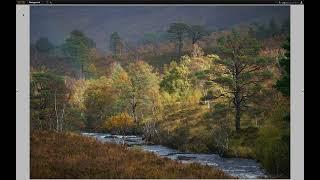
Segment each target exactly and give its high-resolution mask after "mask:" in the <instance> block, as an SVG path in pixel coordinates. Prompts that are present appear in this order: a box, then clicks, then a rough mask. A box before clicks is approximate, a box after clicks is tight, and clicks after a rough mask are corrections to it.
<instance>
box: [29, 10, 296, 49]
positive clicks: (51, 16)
mask: <svg viewBox="0 0 320 180" xmlns="http://www.w3.org/2000/svg"><path fill="white" fill-rule="evenodd" d="M289 11H290V9H289V6H282V7H274V6H264V7H263V6H137V5H136V6H99V7H96V6H51V7H50V6H33V7H31V18H30V21H31V22H30V26H31V27H30V28H31V42H35V41H36V40H37V39H38V38H39V37H42V36H44V37H48V38H49V39H50V41H52V42H53V43H54V44H57V45H58V44H60V43H62V42H63V40H64V38H66V37H67V36H68V34H69V33H70V32H71V31H72V30H74V29H79V30H81V31H83V32H85V33H86V34H87V35H88V36H89V37H90V38H92V39H93V40H94V41H95V42H96V44H97V48H98V49H100V50H102V51H106V50H108V43H109V36H110V34H111V33H112V32H114V31H117V32H118V33H119V34H120V36H121V37H122V38H123V39H125V40H126V41H128V42H131V43H135V42H137V41H138V40H139V39H141V38H142V37H143V34H144V33H147V32H156V31H166V29H167V28H168V26H169V24H170V23H172V22H177V21H179V22H184V23H188V24H199V25H205V26H206V27H207V28H208V29H216V28H221V27H229V26H233V25H235V24H239V23H246V22H253V21H266V20H269V19H270V18H272V17H275V18H276V19H277V18H281V19H282V18H287V17H289V16H290V13H289Z"/></svg>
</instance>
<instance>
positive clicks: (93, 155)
mask: <svg viewBox="0 0 320 180" xmlns="http://www.w3.org/2000/svg"><path fill="white" fill-rule="evenodd" d="M30 160H31V172H30V173H31V178H232V177H230V176H228V175H226V174H224V173H223V172H222V171H220V170H217V169H214V168H211V167H209V166H202V165H199V164H182V163H179V162H176V161H172V160H170V159H167V158H161V157H158V156H156V155H154V154H152V153H146V152H141V151H139V150H129V149H127V148H124V147H121V146H119V145H114V144H102V143H100V142H97V141H96V140H94V139H92V138H88V137H82V136H79V135H77V134H70V133H69V134H58V133H53V132H32V134H31V155H30Z"/></svg>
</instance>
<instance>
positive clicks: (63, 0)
mask: <svg viewBox="0 0 320 180" xmlns="http://www.w3.org/2000/svg"><path fill="white" fill-rule="evenodd" d="M16 3H17V4H34V5H36V4H130V3H131V4H180V3H181V4H288V5H293V4H304V0H302V1H301V0H281V1H279V0H278V1H275V0H180V1H179V0H34V1H21V0H18V1H16Z"/></svg>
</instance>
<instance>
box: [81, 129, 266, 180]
mask: <svg viewBox="0 0 320 180" xmlns="http://www.w3.org/2000/svg"><path fill="white" fill-rule="evenodd" d="M81 134H82V135H84V136H89V137H92V138H94V139H96V140H97V141H100V142H103V143H113V144H122V143H123V136H121V135H111V134H108V133H91V132H83V133H81ZM124 143H125V144H126V145H127V146H128V147H129V148H132V149H140V150H143V151H148V152H152V153H154V154H156V155H158V156H160V157H164V158H169V159H172V160H175V161H179V162H182V163H199V164H202V165H208V166H211V167H214V168H217V169H219V170H222V171H223V172H225V173H227V174H229V175H231V176H234V177H238V178H245V179H251V178H253V179H256V178H267V177H268V176H267V175H266V173H265V171H264V170H263V169H262V168H261V165H260V164H259V163H257V162H256V161H255V160H253V159H246V158H223V157H221V156H220V155H219V154H213V153H191V152H182V151H179V150H178V149H174V148H170V147H166V146H163V145H160V144H146V142H145V141H144V140H143V139H142V137H141V136H135V135H130V136H126V138H125V140H124Z"/></svg>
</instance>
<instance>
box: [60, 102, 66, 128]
mask: <svg viewBox="0 0 320 180" xmlns="http://www.w3.org/2000/svg"><path fill="white" fill-rule="evenodd" d="M65 108H66V104H63V108H62V113H61V117H60V132H62V130H63V118H64V112H65V111H64V110H65Z"/></svg>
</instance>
